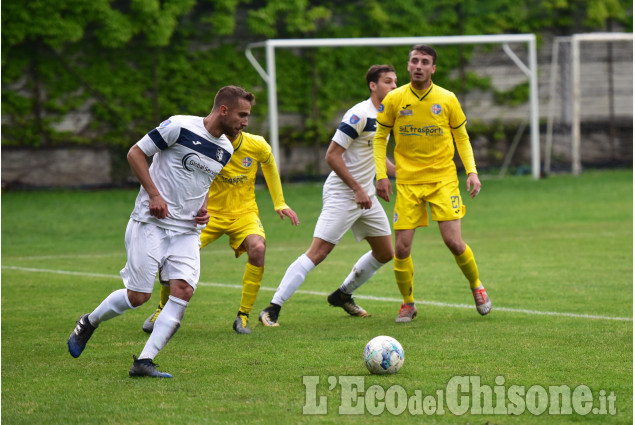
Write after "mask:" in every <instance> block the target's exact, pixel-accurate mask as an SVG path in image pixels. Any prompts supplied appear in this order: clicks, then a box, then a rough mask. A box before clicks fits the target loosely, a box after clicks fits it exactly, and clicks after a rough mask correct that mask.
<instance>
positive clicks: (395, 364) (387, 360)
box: [364, 335, 404, 375]
mask: <svg viewBox="0 0 635 425" xmlns="http://www.w3.org/2000/svg"><path fill="white" fill-rule="evenodd" d="M403 361H404V353H403V348H402V347H401V344H399V341H397V340H396V339H395V338H392V337H389V336H385V335H381V336H377V337H375V338H373V339H371V340H370V341H369V342H368V344H366V348H364V363H365V364H366V368H367V369H368V370H369V371H370V373H373V374H375V375H385V374H388V373H397V371H398V370H399V369H401V366H402V365H403Z"/></svg>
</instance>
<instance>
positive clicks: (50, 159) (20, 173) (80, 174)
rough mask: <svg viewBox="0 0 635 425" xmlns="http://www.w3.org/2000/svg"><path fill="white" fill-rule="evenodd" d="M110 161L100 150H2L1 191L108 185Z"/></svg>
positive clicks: (108, 153) (105, 152)
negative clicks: (24, 188) (3, 189)
mask: <svg viewBox="0 0 635 425" xmlns="http://www.w3.org/2000/svg"><path fill="white" fill-rule="evenodd" d="M111 162H112V161H111V156H110V152H109V151H108V150H107V149H103V148H101V149H100V148H59V149H18V148H3V149H2V188H10V187H35V188H38V187H99V186H108V185H110V184H112V176H111V174H112V168H111V167H112V165H111Z"/></svg>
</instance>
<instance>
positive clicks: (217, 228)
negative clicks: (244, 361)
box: [143, 132, 299, 334]
mask: <svg viewBox="0 0 635 425" xmlns="http://www.w3.org/2000/svg"><path fill="white" fill-rule="evenodd" d="M232 145H233V147H234V155H233V156H232V158H231V160H230V161H229V163H228V164H227V165H226V166H225V168H224V169H223V171H222V172H221V174H219V175H218V176H217V177H216V180H214V182H213V183H212V185H211V187H210V189H209V196H210V199H213V200H214V201H213V202H209V204H208V205H207V211H208V212H209V215H210V217H211V218H210V220H209V223H208V224H207V227H205V229H203V231H202V232H201V248H203V247H204V246H206V245H207V244H209V243H211V242H214V241H215V240H216V239H218V238H220V237H221V236H223V235H225V234H226V235H228V236H229V245H230V246H231V248H232V249H233V250H234V252H235V254H236V257H239V256H240V255H241V254H243V253H244V252H246V253H247V265H246V266H245V274H244V275H243V291H242V297H241V300H240V308H239V309H238V315H237V316H236V320H234V325H233V327H234V330H235V331H236V332H238V333H240V334H248V333H251V330H250V329H249V313H250V312H251V309H252V308H253V306H254V303H255V302H256V296H257V295H258V291H259V290H260V283H261V282H262V276H263V273H264V265H265V231H264V228H263V227H262V223H261V222H260V218H259V216H258V205H257V204H256V194H255V192H254V188H255V183H256V172H257V171H258V163H260V165H261V167H262V173H263V175H264V177H265V181H266V182H267V187H268V188H269V193H270V194H271V199H272V200H273V205H274V208H275V210H276V212H277V213H278V215H279V216H280V218H281V219H284V217H285V216H286V217H289V219H290V221H291V224H292V225H294V226H297V225H298V223H299V221H298V216H297V215H296V213H295V212H294V211H293V210H292V209H291V208H289V206H288V205H287V204H286V203H285V201H284V196H283V193H282V184H281V183H280V174H279V173H278V167H277V166H276V161H275V158H274V157H273V154H272V153H271V147H270V146H269V144H268V143H267V142H266V141H265V139H264V138H263V137H261V136H256V135H254V134H249V133H244V132H241V133H240V134H239V135H238V136H237V137H236V138H235V139H233V140H232ZM162 283H163V282H162ZM166 288H167V287H166V286H162V287H161V300H160V302H159V306H158V307H157V309H156V310H155V311H154V313H152V315H150V317H148V319H146V321H145V322H144V323H143V330H144V331H146V332H152V328H153V325H154V321H155V320H156V318H157V316H159V313H161V309H162V308H163V306H164V305H165V303H166V302H167V299H168V296H169V291H168V290H167V289H166Z"/></svg>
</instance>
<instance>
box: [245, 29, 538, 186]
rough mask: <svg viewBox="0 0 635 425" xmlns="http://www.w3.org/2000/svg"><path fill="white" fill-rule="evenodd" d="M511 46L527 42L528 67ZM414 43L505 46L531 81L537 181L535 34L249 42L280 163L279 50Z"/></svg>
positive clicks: (248, 52) (247, 52) (533, 158)
mask: <svg viewBox="0 0 635 425" xmlns="http://www.w3.org/2000/svg"><path fill="white" fill-rule="evenodd" d="M508 43H527V49H528V58H529V64H524V63H523V62H522V60H521V59H520V58H518V56H516V54H515V53H514V52H513V51H512V49H511V48H510V47H509V45H508ZM415 44H431V45H456V44H502V45H503V50H504V51H505V53H506V54H507V55H508V56H509V57H510V58H511V60H512V61H513V62H514V63H515V64H516V66H518V67H519V68H520V70H521V71H522V72H523V73H524V74H525V75H527V77H528V78H529V93H530V94H529V102H530V117H529V127H530V137H531V168H532V176H533V178H534V179H539V178H540V139H539V137H540V133H539V132H540V130H539V125H538V116H539V115H538V114H539V111H538V71H537V68H538V65H537V54H536V36H535V35H534V34H494V35H456V36H439V37H435V36H430V37H370V38H321V39H271V40H265V41H260V42H255V43H250V44H248V45H247V47H246V48H245V56H246V57H247V59H248V60H249V62H250V63H251V64H252V66H253V67H254V68H255V69H256V71H257V72H258V74H260V76H261V77H262V79H263V80H264V81H265V83H266V84H267V94H268V107H269V111H268V119H269V142H270V143H271V148H272V151H273V154H274V157H275V158H276V161H278V164H280V161H281V157H280V155H279V152H280V149H279V133H278V88H277V83H276V59H275V51H276V48H315V47H356V46H360V47H362V46H375V47H379V46H406V45H415ZM255 48H264V50H265V61H266V70H265V69H264V68H263V67H262V66H261V65H260V63H259V62H258V60H257V59H256V58H255V56H254V55H253V53H252V49H255Z"/></svg>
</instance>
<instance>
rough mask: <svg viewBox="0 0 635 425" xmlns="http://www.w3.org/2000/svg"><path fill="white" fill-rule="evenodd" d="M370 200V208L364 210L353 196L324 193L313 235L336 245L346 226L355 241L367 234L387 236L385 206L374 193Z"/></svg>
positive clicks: (387, 227) (388, 225)
mask: <svg viewBox="0 0 635 425" xmlns="http://www.w3.org/2000/svg"><path fill="white" fill-rule="evenodd" d="M371 199H372V201H373V203H372V205H371V207H370V208H369V209H367V210H363V209H361V208H359V206H358V205H357V204H356V203H355V198H352V199H351V198H343V197H342V196H341V195H339V194H336V195H332V194H324V195H323V196H322V212H321V213H320V216H319V217H318V220H317V223H316V225H315V231H314V232H313V237H314V238H320V239H322V240H325V241H326V242H330V243H332V244H334V245H337V243H338V242H339V241H340V240H341V239H342V237H343V236H344V234H345V233H346V232H347V231H348V229H351V230H352V231H353V235H354V236H355V239H357V241H358V242H359V241H361V240H362V239H366V238H367V237H369V236H370V237H374V236H390V235H391V231H390V223H389V222H388V217H387V216H386V212H385V211H384V208H383V207H382V206H381V204H380V203H379V201H378V200H377V198H376V197H375V196H372V197H371Z"/></svg>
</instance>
